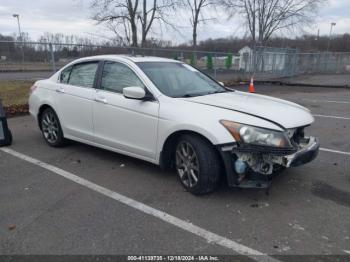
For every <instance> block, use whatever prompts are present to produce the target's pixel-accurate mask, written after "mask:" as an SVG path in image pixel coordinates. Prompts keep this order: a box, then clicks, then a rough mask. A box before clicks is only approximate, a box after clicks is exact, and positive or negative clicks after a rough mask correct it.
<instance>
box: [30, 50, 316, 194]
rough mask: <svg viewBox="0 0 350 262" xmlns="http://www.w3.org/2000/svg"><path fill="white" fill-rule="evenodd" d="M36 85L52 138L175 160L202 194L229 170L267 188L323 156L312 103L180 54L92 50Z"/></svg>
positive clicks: (36, 104)
mask: <svg viewBox="0 0 350 262" xmlns="http://www.w3.org/2000/svg"><path fill="white" fill-rule="evenodd" d="M31 90H32V91H31V95H30V98H29V108H30V113H31V115H33V116H34V117H35V119H36V120H37V122H38V124H39V128H40V130H41V132H42V134H43V137H44V139H45V140H46V142H47V143H48V144H49V145H50V146H53V147H59V146H62V145H64V143H65V142H66V139H70V140H75V141H79V142H82V143H86V144H90V145H93V146H97V147H100V148H104V149H107V150H111V151H114V152H118V153H121V154H125V155H128V156H132V157H136V158H139V159H142V160H145V161H149V162H152V163H154V164H157V165H160V166H161V168H163V169H167V168H174V169H176V171H177V174H178V176H179V179H180V181H181V183H182V185H183V186H184V187H185V188H186V189H187V190H188V191H190V192H191V193H193V194H204V193H208V192H211V191H213V190H214V189H215V187H216V186H217V184H218V182H219V180H220V178H226V180H227V183H228V184H229V186H233V187H267V186H269V184H270V181H271V179H272V177H273V176H275V175H276V174H278V173H279V172H280V171H281V170H283V169H285V168H289V167H292V166H298V165H301V164H305V163H307V162H310V161H312V160H313V159H314V158H315V157H316V156H317V154H318V149H319V143H318V141H317V139H316V138H314V137H307V136H305V134H304V129H305V127H307V126H309V125H310V124H311V123H312V122H313V121H314V119H313V117H312V115H311V114H310V111H309V110H308V109H306V108H304V107H302V106H300V105H297V104H294V103H291V102H287V101H284V100H280V99H277V98H272V97H267V96H262V95H257V94H249V93H244V92H239V91H236V90H231V89H228V88H226V87H224V86H223V85H222V84H220V83H218V82H216V81H214V80H213V79H211V78H210V77H208V76H206V75H205V74H203V73H201V72H200V71H198V70H197V69H195V68H193V67H191V66H189V65H187V64H184V63H182V62H179V61H175V60H170V59H164V58H157V57H137V56H117V55H104V56H94V57H86V58H82V59H78V60H75V61H73V62H71V63H70V64H68V65H66V66H65V67H64V68H62V69H61V70H60V71H58V72H57V73H55V74H54V75H53V76H52V77H50V78H49V79H45V80H40V81H37V82H36V83H35V84H34V85H33V87H32V88H31Z"/></svg>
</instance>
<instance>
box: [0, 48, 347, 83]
mask: <svg viewBox="0 0 350 262" xmlns="http://www.w3.org/2000/svg"><path fill="white" fill-rule="evenodd" d="M103 54H129V55H143V56H158V57H165V58H172V59H176V60H180V61H183V62H185V63H188V64H191V65H193V66H195V67H197V68H199V69H201V70H202V71H204V72H205V73H207V74H209V75H211V76H212V77H214V78H215V79H218V80H219V81H242V80H247V79H249V78H250V77H252V76H254V78H255V79H257V80H275V79H283V78H287V79H289V80H288V81H291V80H293V79H295V80H298V79H300V78H301V77H308V76H313V77H314V76H315V75H316V76H317V75H320V78H321V79H322V77H321V76H324V75H325V74H332V75H337V76H342V77H345V80H344V81H345V83H344V84H349V83H348V82H349V81H350V77H349V78H347V77H348V76H350V53H331V52H323V53H300V52H299V51H298V50H296V49H288V48H271V47H255V48H251V47H249V46H246V47H244V48H242V49H241V50H239V51H238V52H226V53H225V52H205V51H191V50H179V49H172V48H167V49H165V48H163V49H159V48H135V47H116V46H98V45H84V44H79V45H76V44H64V43H63V44H61V43H38V42H23V43H22V42H11V41H0V80H4V79H5V80H7V78H13V79H11V80H15V79H25V80H28V79H30V80H32V79H33V80H35V79H40V78H45V77H48V76H49V75H50V74H52V72H55V71H57V70H59V69H60V68H61V67H62V66H64V65H65V64H67V63H69V62H70V61H72V60H75V59H77V58H80V57H86V56H92V55H103ZM314 78H315V77H314ZM344 81H343V82H344ZM322 82H323V80H320V83H319V84H322ZM315 84H318V83H315Z"/></svg>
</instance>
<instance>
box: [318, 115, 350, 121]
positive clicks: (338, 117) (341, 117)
mask: <svg viewBox="0 0 350 262" xmlns="http://www.w3.org/2000/svg"><path fill="white" fill-rule="evenodd" d="M313 116H315V117H325V118H335V119H343V120H350V117H344V116H327V115H313Z"/></svg>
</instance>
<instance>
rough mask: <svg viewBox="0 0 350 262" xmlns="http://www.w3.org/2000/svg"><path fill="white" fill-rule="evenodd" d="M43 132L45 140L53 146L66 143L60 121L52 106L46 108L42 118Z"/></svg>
mask: <svg viewBox="0 0 350 262" xmlns="http://www.w3.org/2000/svg"><path fill="white" fill-rule="evenodd" d="M40 125H41V132H42V134H43V137H44V139H45V141H46V142H47V143H48V144H49V145H50V146H52V147H61V146H64V145H65V142H66V140H65V139H64V136H63V131H62V128H61V124H60V121H59V119H58V116H57V114H56V113H55V111H54V110H53V109H52V108H46V109H45V110H44V112H43V113H42V114H41V118H40Z"/></svg>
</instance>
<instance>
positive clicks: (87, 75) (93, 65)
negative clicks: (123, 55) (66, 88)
mask: <svg viewBox="0 0 350 262" xmlns="http://www.w3.org/2000/svg"><path fill="white" fill-rule="evenodd" d="M97 67H98V62H89V63H82V64H77V65H74V66H73V69H72V72H71V73H70V77H69V84H70V85H73V86H83V87H93V85H94V80H95V75H96V71H97Z"/></svg>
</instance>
